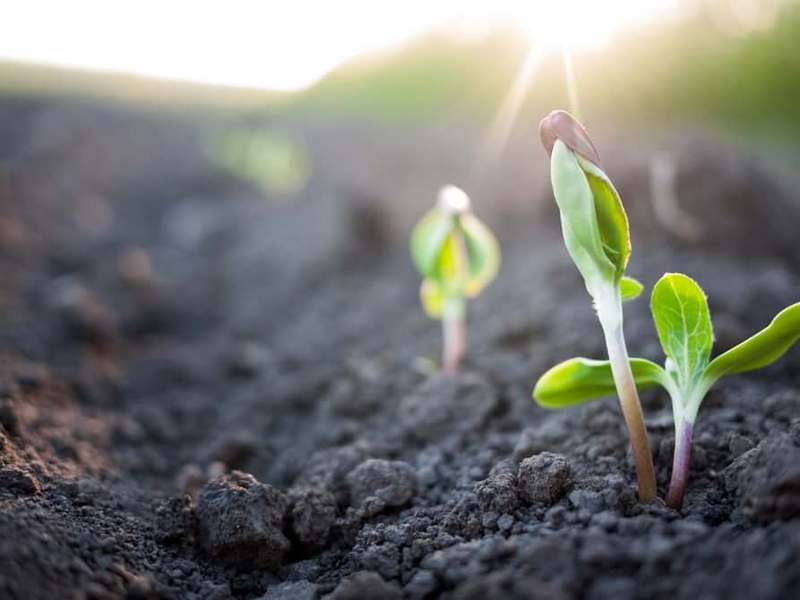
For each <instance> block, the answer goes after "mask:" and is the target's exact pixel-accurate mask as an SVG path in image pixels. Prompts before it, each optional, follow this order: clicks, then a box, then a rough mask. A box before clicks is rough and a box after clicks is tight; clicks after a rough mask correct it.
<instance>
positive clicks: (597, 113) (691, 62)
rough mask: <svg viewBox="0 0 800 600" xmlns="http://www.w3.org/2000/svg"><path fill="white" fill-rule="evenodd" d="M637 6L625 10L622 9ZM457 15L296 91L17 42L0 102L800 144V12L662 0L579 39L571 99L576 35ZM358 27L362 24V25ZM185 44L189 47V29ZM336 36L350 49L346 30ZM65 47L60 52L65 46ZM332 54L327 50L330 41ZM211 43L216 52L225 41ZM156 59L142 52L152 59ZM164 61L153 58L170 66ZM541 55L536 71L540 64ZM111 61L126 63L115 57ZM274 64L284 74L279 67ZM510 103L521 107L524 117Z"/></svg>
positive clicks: (767, 2)
mask: <svg viewBox="0 0 800 600" xmlns="http://www.w3.org/2000/svg"><path fill="white" fill-rule="evenodd" d="M35 4H36V3H34V5H35ZM356 4H358V3H356ZM634 4H635V3H634ZM34 5H31V6H34ZM590 5H591V4H590V3H589V4H587V3H585V2H584V3H581V2H568V1H563V2H562V3H533V4H532V6H533V8H531V7H528V9H527V10H528V13H526V14H528V15H535V13H536V10H537V9H542V10H544V9H543V8H542V7H544V6H548V7H550V8H548V9H547V10H552V11H554V12H552V13H547V14H548V15H549V17H550V18H551V19H552V23H553V24H557V25H558V26H559V27H561V28H562V29H563V28H564V27H565V26H567V25H569V24H570V23H569V21H568V18H569V15H570V13H569V11H570V10H572V9H575V8H576V7H579V6H590ZM629 5H630V3H627V2H621V3H617V4H613V3H612V4H611V6H617V7H618V9H619V10H622V9H623V8H625V7H626V6H629ZM237 6H238V4H237ZM281 6H283V4H281ZM304 6H305V5H304ZM348 6H349V5H348ZM354 6H355V4H354ZM359 6H360V5H359ZM415 6H416V4H415ZM453 6H454V4H453V3H450V2H446V3H444V4H443V5H442V7H440V8H439V9H437V10H434V11H432V13H431V14H427V13H426V14H427V16H426V17H425V18H422V17H420V15H419V14H416V18H419V19H421V20H420V21H419V23H417V25H418V27H417V28H416V29H415V28H414V27H411V25H410V24H409V23H410V22H409V21H408V20H406V21H404V22H403V23H400V24H398V26H397V28H396V29H395V30H394V31H395V34H394V35H393V36H389V38H388V39H387V40H384V42H385V43H372V42H369V43H367V49H366V50H364V51H360V52H350V53H348V52H345V53H344V55H343V57H342V58H341V60H340V62H338V63H336V64H331V65H330V66H329V67H326V68H325V69H324V70H323V71H322V72H320V73H318V74H317V75H315V76H314V77H312V78H311V79H310V80H309V83H307V84H306V85H305V86H303V87H300V88H295V89H293V90H292V91H286V90H283V91H282V90H276V89H264V88H263V87H257V86H251V87H241V86H236V85H231V84H220V83H216V84H206V83H199V82H197V81H189V80H186V79H182V78H177V79H176V78H171V77H166V76H164V75H158V74H156V75H143V74H141V73H137V72H131V70H130V69H126V68H125V67H124V65H122V66H121V67H120V68H105V67H98V68H99V70H97V68H92V69H81V68H75V67H69V66H58V65H53V64H43V63H33V62H22V61H20V60H10V59H8V58H4V57H7V56H8V55H9V54H10V52H9V48H10V47H11V46H12V45H13V44H12V43H11V41H13V40H11V41H9V40H10V39H11V38H8V37H6V39H5V40H4V41H2V42H0V93H3V94H34V95H36V94H45V95H57V96H59V97H63V96H68V97H75V98H89V99H100V100H114V101H120V102H123V103H125V104H130V103H133V104H144V105H150V106H154V107H156V108H158V109H168V108H169V107H171V106H174V107H177V108H182V107H184V106H189V107H199V108H212V109H221V110H223V111H225V110H234V111H238V110H245V111H249V112H255V113H256V114H261V115H270V114H275V115H281V114H288V115H289V116H292V115H300V116H302V117H304V118H305V117H306V116H309V115H310V116H312V117H313V116H320V117H321V118H323V119H324V118H328V117H330V116H331V115H343V116H347V115H351V116H354V117H356V118H358V119H362V120H377V121H381V120H386V121H401V122H402V121H409V120H410V121H415V122H430V121H441V122H448V121H457V122H463V121H465V120H468V121H470V122H476V123H478V124H480V125H481V126H483V125H486V124H491V123H493V122H494V123H495V124H496V122H497V121H498V120H499V121H503V120H505V121H507V123H505V125H504V126H505V127H506V128H510V123H513V122H514V120H515V119H525V118H527V119H529V120H533V119H535V118H537V119H538V116H540V115H541V114H542V113H543V112H545V111H548V110H550V109H552V108H554V107H565V108H573V109H574V108H576V107H575V106H573V105H574V104H576V103H578V104H579V105H580V109H581V112H583V113H584V114H583V115H582V116H583V117H585V118H591V119H592V120H600V119H603V120H608V121H610V122H612V123H614V122H619V121H622V120H624V122H625V123H627V124H636V123H647V124H648V125H651V126H670V125H672V124H673V123H693V122H703V123H705V124H706V125H707V126H709V127H712V128H713V127H721V128H726V129H732V130H734V131H737V132H746V133H750V132H757V133H758V134H759V135H763V136H765V137H768V138H773V137H775V138H779V139H782V140H785V139H786V138H787V137H789V136H792V135H795V134H796V133H797V132H800V103H798V102H797V98H798V97H800V53H798V52H797V51H796V37H797V34H798V33H800V2H798V1H797V0H702V1H697V2H688V1H686V0H684V1H681V0H652V1H651V2H645V3H643V4H642V6H647V7H649V8H647V9H642V10H641V11H639V12H638V13H636V14H632V15H629V16H628V17H625V18H623V17H621V16H620V15H621V14H622V13H620V12H617V13H613V11H612V13H609V14H610V16H609V17H608V18H609V19H610V21H609V22H610V23H611V22H613V23H615V25H614V26H613V27H609V31H607V32H606V33H607V36H606V35H605V34H603V35H598V36H596V37H593V38H592V39H593V40H594V42H595V43H591V44H580V43H575V40H565V44H566V43H567V42H569V44H568V45H569V46H570V47H571V49H570V54H571V58H572V64H571V67H572V70H573V76H574V81H573V84H574V85H573V87H572V89H571V90H570V84H569V83H568V81H567V74H566V73H565V64H564V62H563V58H562V53H561V50H560V47H559V44H558V43H557V40H556V38H557V37H558V35H565V34H564V32H563V31H562V32H561V33H558V32H556V33H554V34H553V38H552V39H547V40H542V39H539V38H541V37H542V26H541V25H538V26H536V27H531V26H529V24H528V25H520V23H518V22H514V17H515V16H516V17H519V15H520V14H522V13H520V12H519V11H520V8H519V3H515V2H512V1H510V0H509V1H508V2H502V3H500V4H499V6H500V8H501V9H502V10H506V18H505V19H502V18H500V17H501V16H502V15H501V13H502V10H499V11H495V12H494V13H492V14H493V16H492V17H491V18H489V17H488V16H486V14H487V13H486V12H485V10H484V9H485V6H486V5H485V3H482V2H478V3H467V4H466V6H467V8H468V9H465V10H464V11H462V16H463V14H472V20H469V19H466V20H464V19H462V20H461V21H459V20H458V19H451V20H448V18H447V17H448V15H450V16H452V15H453V14H455V13H453ZM553 6H561V7H562V8H560V9H553V8H552V7H553ZM183 9H184V10H188V9H187V7H185V6H184V7H183ZM176 10H177V9H176ZM265 10H266V9H265ZM26 11H27V12H30V11H31V8H30V7H29V8H27V9H26ZM204 11H205V8H204V9H203V10H200V11H199V14H201V15H205V16H204V17H203V18H202V19H201V25H202V27H201V28H200V31H205V30H204V29H203V27H209V26H211V25H210V24H209V23H207V22H206V21H208V16H209V13H208V12H207V11H205V12H204ZM448 11H450V12H448ZM470 11H472V12H471V13H470ZM482 11H483V12H482ZM27 12H26V14H27ZM623 12H624V11H623ZM412 13H413V11H412ZM176 14H178V15H180V14H182V13H180V12H178V13H176ZM292 14H294V13H292ZM332 14H333V13H332ZM342 14H349V13H348V12H347V11H343V12H342ZM370 14H372V13H370ZM370 14H367V15H365V22H364V26H363V27H362V29H369V24H370V20H369V16H370ZM410 14H411V13H410ZM414 14H415V13H413V14H412V16H414ZM482 15H483V16H484V17H486V18H485V20H484V22H483V27H477V25H476V24H479V23H481V19H480V17H481V16H482ZM12 16H13V15H12ZM101 16H102V15H101ZM593 16H594V15H589V16H587V15H584V18H583V19H582V20H579V21H580V23H582V25H581V26H580V27H577V29H576V30H575V31H577V32H581V31H589V29H587V23H588V24H589V25H591V23H592V20H591V18H589V17H593ZM239 17H240V18H241V15H239ZM372 17H374V14H372ZM349 18H350V20H354V18H353V16H352V14H349ZM409 18H410V17H409ZM307 20H309V21H311V20H313V19H307ZM10 22H11V21H6V27H5V28H4V29H6V30H11V29H12V27H11V25H9V23H10ZM101 22H102V21H101ZM338 22H339V21H334V22H333V24H336V23H338ZM576 22H578V21H576ZM545 24H546V22H545ZM95 25H97V23H95ZM401 25H402V26H401ZM600 25H601V24H599V25H598V27H599V26H600ZM62 29H63V28H62ZM409 29H410V30H411V31H412V33H408V32H409ZM559 31H560V30H559ZM252 32H253V29H252V28H249V29H245V30H244V32H243V35H244V36H245V37H247V36H248V35H252ZM18 33H19V32H18ZM172 33H173V35H174V37H175V40H174V41H177V40H180V39H181V37H180V36H181V35H183V33H184V31H180V32H172ZM229 33H230V32H229ZM335 33H336V36H335V37H337V38H342V37H345V35H344V33H346V32H335ZM556 34H557V35H556ZM105 35H107V36H108V35H109V34H108V32H106V34H105ZM593 35H594V34H593ZM164 36H166V33H164V32H159V33H158V35H157V36H156V38H158V39H161V38H164ZM537 36H538V37H537ZM21 37H24V36H21V35H17V36H16V38H17V39H19V38H21ZM28 37H31V38H32V37H33V36H28ZM167 37H168V36H167ZM545 37H546V36H545ZM73 39H74V38H73ZM165 39H166V38H165ZM537 40H538V41H537ZM123 41H124V40H123ZM163 41H164V40H163V39H162V42H163ZM211 41H212V42H213V41H214V40H211ZM34 42H35V40H34V41H31V43H30V44H29V46H30V48H29V50H30V49H32V50H30V53H33V54H35V52H36V51H37V50H36V48H37V46H36V43H34ZM313 43H314V42H312V41H309V42H308V44H309V45H313ZM54 44H55V45H54V46H53V47H54V48H57V47H58V40H56V42H54ZM320 44H321V46H320V47H321V48H325V43H324V40H322V41H320ZM40 45H41V44H40ZM210 45H211V47H212V49H213V43H212V44H210ZM83 47H88V46H86V45H85V44H84V46H83ZM353 47H355V46H353ZM157 49H158V47H156V49H155V50H157ZM144 50H147V49H146V48H144V47H142V48H136V51H137V52H140V53H141V52H144ZM155 50H153V49H150V50H147V52H144V54H145V55H148V53H149V54H150V55H152V56H151V58H152V57H153V56H155V58H158V56H157V52H156V51H155ZM187 52H188V50H187ZM309 52H311V50H309ZM537 53H538V54H537ZM11 54H13V52H12V53H11ZM17 54H21V55H22V54H24V52H18V53H17ZM101 54H102V53H101ZM534 54H536V56H535V58H536V60H535V61H533V60H532V59H531V57H532V56H533V55H534ZM110 55H111V58H113V52H111V53H110ZM220 56H221V58H220V61H222V60H223V58H229V55H227V54H224V53H223V54H221V55H220ZM167 58H169V57H167ZM190 58H191V57H190ZM282 58H284V57H282ZM285 58H286V62H287V64H288V65H289V67H290V70H292V69H294V70H298V69H299V70H300V71H303V68H299V67H298V65H299V63H294V62H293V61H292V59H291V58H290V57H288V56H287V57H285ZM196 59H197V57H195V62H198V61H197V60H196ZM165 60H166V59H165ZM65 62H69V60H65ZM166 62H169V60H166ZM272 62H275V61H272ZM278 62H280V61H278ZM301 62H302V61H301ZM533 62H535V64H532V63H533ZM176 64H177V63H176ZM198 64H199V63H198ZM221 64H223V63H222V62H221V63H220V64H218V65H216V67H215V69H217V70H218V69H219V67H220V65H221ZM264 64H265V65H267V64H271V63H270V61H266V60H265V61H264ZM200 66H202V65H200ZM223 66H224V65H223ZM526 70H527V71H528V72H526ZM212 71H213V69H212ZM303 72H305V71H303ZM242 73H244V70H243V71H242ZM301 75H302V74H301ZM302 76H303V77H305V76H306V75H302ZM523 80H524V81H523ZM515 88H518V89H516V90H515ZM514 95H516V96H517V97H512V96H514ZM509 102H510V103H511V104H514V105H515V106H513V107H512V108H513V109H512V108H510V107H509V106H508V105H509ZM503 111H505V112H506V113H508V114H505V115H504V114H503ZM511 113H513V114H511Z"/></svg>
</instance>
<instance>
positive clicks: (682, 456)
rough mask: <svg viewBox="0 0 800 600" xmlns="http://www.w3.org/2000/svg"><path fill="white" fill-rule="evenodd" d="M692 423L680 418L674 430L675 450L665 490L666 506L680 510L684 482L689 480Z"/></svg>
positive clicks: (684, 489)
mask: <svg viewBox="0 0 800 600" xmlns="http://www.w3.org/2000/svg"><path fill="white" fill-rule="evenodd" d="M693 429H694V424H693V423H692V422H691V421H689V420H687V419H682V420H681V423H680V425H679V426H678V427H676V431H675V452H674V454H673V459H672V477H671V478H670V482H669V491H668V492H667V506H669V507H670V508H674V509H675V510H680V509H681V506H682V505H683V495H684V494H685V493H686V483H687V481H688V480H689V464H690V462H691V460H692V430H693Z"/></svg>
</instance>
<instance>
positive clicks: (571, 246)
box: [539, 111, 656, 502]
mask: <svg viewBox="0 0 800 600" xmlns="http://www.w3.org/2000/svg"><path fill="white" fill-rule="evenodd" d="M539 133H540V135H541V138H542V143H543V144H544V147H545V149H546V150H547V151H548V153H549V154H550V179H551V181H552V185H553V193H554V195H555V198H556V203H557V204H558V208H559V211H560V213H561V229H562V232H563V235H564V243H565V245H566V247H567V250H568V252H569V254H570V256H571V257H572V260H573V262H574V263H575V266H576V267H578V271H579V272H580V274H581V275H582V276H583V281H584V283H585V284H586V290H587V291H588V292H589V295H590V296H591V297H592V299H593V300H594V307H595V310H596V311H597V316H598V319H599V320H600V326H601V327H602V329H603V335H604V337H605V342H606V348H607V350H608V358H609V362H610V364H611V371H612V373H613V379H614V383H615V385H616V389H617V394H618V396H619V400H620V405H621V406H622V413H623V415H624V417H625V422H626V424H627V426H628V431H629V434H630V439H631V445H632V447H633V456H634V460H635V462H636V475H637V478H638V483H639V498H640V499H641V500H642V501H645V502H649V501H652V500H655V497H656V479H655V473H654V470H653V458H652V455H651V453H650V444H649V442H648V439H647V429H646V428H645V424H644V417H643V415H642V408H641V405H640V404H639V395H638V393H637V391H636V385H635V384H634V378H633V373H632V372H631V366H630V362H629V360H628V350H627V347H626V345H625V336H624V333H623V329H622V303H623V301H625V300H629V299H632V298H635V297H637V296H638V295H639V294H640V293H641V291H642V285H641V284H640V283H639V282H637V281H636V280H634V279H631V278H628V277H625V275H624V274H625V267H626V266H627V264H628V258H629V257H630V254H631V244H630V234H629V230H628V217H627V215H626V214H625V209H624V207H623V206H622V201H621V200H620V197H619V194H618V193H617V190H616V189H615V188H614V185H613V184H612V183H611V180H610V179H609V178H608V175H606V174H605V172H604V171H603V169H602V168H601V167H600V159H599V157H598V155H597V150H596V149H595V147H594V144H593V143H592V141H591V139H590V138H589V135H588V133H586V130H585V129H584V127H583V125H581V124H580V123H579V122H578V121H577V120H576V119H575V118H574V117H572V115H570V114H569V113H567V112H564V111H555V112H552V113H550V114H549V115H548V116H547V117H545V118H544V119H543V120H542V122H541V124H540V126H539Z"/></svg>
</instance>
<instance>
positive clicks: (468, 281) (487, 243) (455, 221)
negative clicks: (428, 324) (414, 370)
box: [411, 185, 500, 374]
mask: <svg viewBox="0 0 800 600" xmlns="http://www.w3.org/2000/svg"><path fill="white" fill-rule="evenodd" d="M411 258H412V259H413V261H414V265H415V266H416V267H417V270H418V271H419V273H420V275H422V286H421V287H420V299H421V300H422V306H423V307H424V309H425V312H426V313H427V314H428V316H429V317H431V318H432V319H441V321H442V337H443V348H442V369H443V370H444V371H445V372H446V373H451V374H452V373H455V372H457V371H458V365H459V363H460V362H461V358H462V357H463V355H464V352H465V351H466V326H465V318H466V310H467V298H474V297H475V296H477V295H478V294H479V293H480V292H481V290H483V288H484V287H486V286H487V285H488V284H489V283H490V282H491V281H492V280H493V279H494V278H495V276H496V275H497V272H498V270H499V269H500V247H499V245H498V243H497V240H496V239H495V237H494V235H493V234H492V232H491V231H489V229H488V228H487V227H486V226H485V225H484V224H483V223H482V222H481V221H479V220H478V218H477V217H476V216H475V215H473V214H472V212H471V209H470V201H469V196H467V195H466V194H465V193H464V192H463V191H462V190H460V189H459V188H457V187H455V186H452V185H448V186H445V187H443V188H442V189H441V191H440V192H439V199H438V202H437V203H436V207H435V208H433V209H432V210H430V211H429V212H428V213H427V214H426V215H425V216H424V217H423V218H422V220H420V222H419V223H418V224H417V226H416V227H415V228H414V232H413V233H412V234H411Z"/></svg>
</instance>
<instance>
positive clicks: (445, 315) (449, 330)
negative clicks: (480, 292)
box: [442, 299, 467, 375]
mask: <svg viewBox="0 0 800 600" xmlns="http://www.w3.org/2000/svg"><path fill="white" fill-rule="evenodd" d="M464 304H465V303H464V300H463V299H451V300H446V301H445V306H444V311H443V312H442V371H444V372H445V373H447V374H448V375H454V374H456V373H458V366H459V364H460V363H461V359H462V358H463V356H464V352H465V351H466V348H467V328H466V325H465V319H464V317H465V313H466V309H465V308H466V307H465V306H464Z"/></svg>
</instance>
